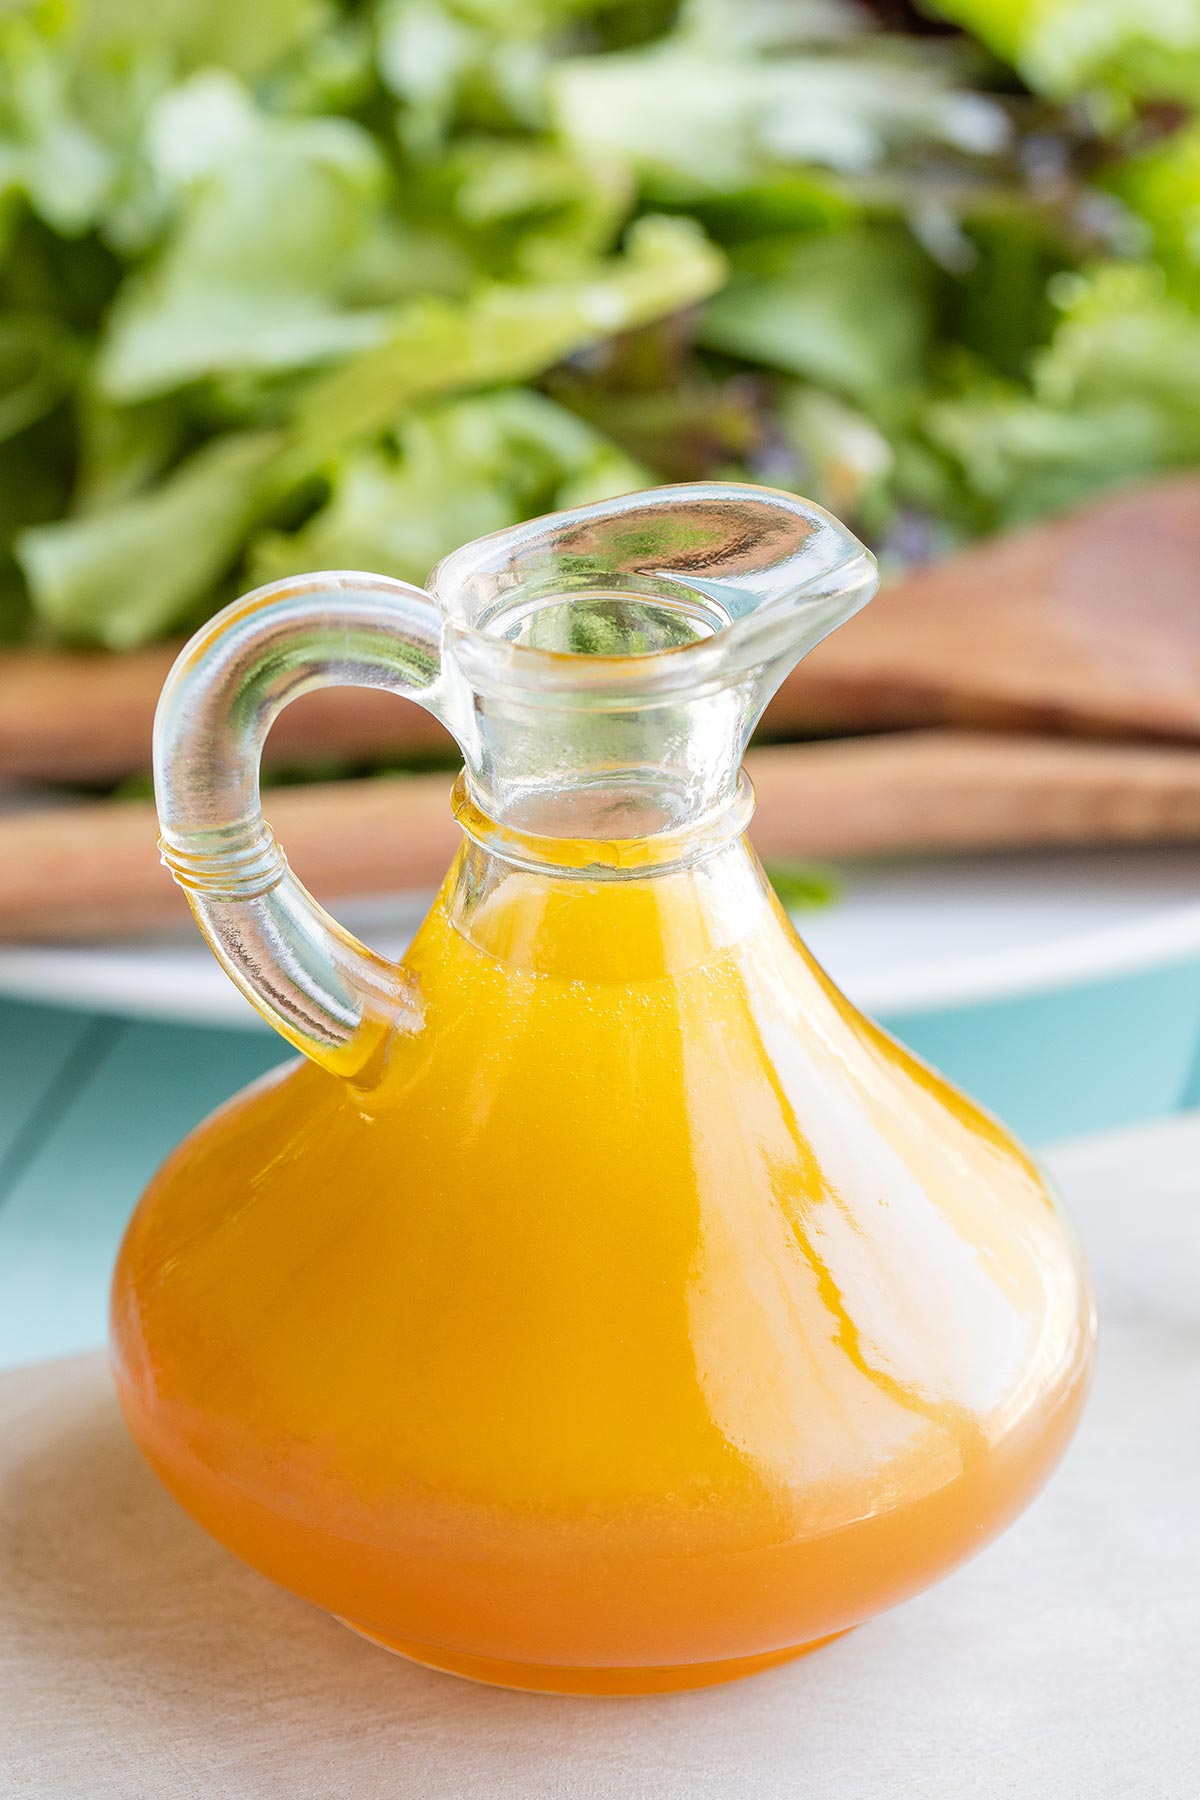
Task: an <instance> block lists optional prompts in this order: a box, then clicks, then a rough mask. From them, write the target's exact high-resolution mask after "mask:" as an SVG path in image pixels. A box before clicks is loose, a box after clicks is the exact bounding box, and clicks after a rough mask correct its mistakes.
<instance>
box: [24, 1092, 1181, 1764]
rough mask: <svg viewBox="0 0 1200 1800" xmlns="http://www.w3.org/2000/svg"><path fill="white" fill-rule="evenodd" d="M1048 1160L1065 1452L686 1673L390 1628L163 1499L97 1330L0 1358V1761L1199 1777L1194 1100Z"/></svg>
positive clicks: (1071, 1147)
mask: <svg viewBox="0 0 1200 1800" xmlns="http://www.w3.org/2000/svg"><path fill="white" fill-rule="evenodd" d="M1048 1160H1049V1161H1050V1163H1051V1165H1052V1167H1053V1169H1054V1171H1055V1173H1056V1174H1057V1176H1058V1178H1059V1180H1060V1183H1061V1185H1062V1187H1063V1189H1064V1191H1065V1193H1066V1195H1067V1197H1068V1200H1069V1201H1070V1203H1071V1205H1072V1207H1073V1209H1074V1211H1075V1214H1076V1216H1077V1218H1078V1220H1079V1221H1080V1224H1081V1226H1082V1228H1083V1232H1084V1236H1085V1238H1086V1240H1087V1242H1088V1245H1089V1249H1090V1253H1091V1256H1092V1261H1093V1265H1094V1269H1095V1272H1096V1277H1097V1285H1098V1289H1099V1293H1100V1302H1101V1309H1102V1347H1101V1356H1100V1369H1099V1375H1098V1379H1097V1384H1096V1388H1095V1391H1094V1394H1093V1397H1092V1401H1091V1403H1090V1406H1089V1409H1088V1413H1087V1416H1086V1419H1085V1423H1084V1426H1083V1428H1082V1430H1081V1433H1080V1436H1079V1438H1078V1439H1077V1441H1076V1443H1075V1445H1074V1447H1073V1448H1072V1450H1071V1452H1070V1453H1069V1455H1068V1458H1067V1461H1066V1463H1065V1465H1064V1466H1063V1468H1062V1470H1061V1471H1060V1473H1059V1474H1058V1475H1057V1476H1056V1478H1055V1479H1054V1481H1053V1482H1052V1483H1051V1486H1050V1488H1049V1489H1048V1490H1047V1492H1046V1493H1045V1494H1044V1495H1043V1496H1042V1498H1041V1499H1040V1500H1038V1501H1037V1502H1036V1504H1035V1505H1034V1507H1033V1508H1032V1509H1031V1510H1030V1512H1029V1513H1027V1514H1026V1516H1025V1517H1024V1519H1022V1520H1021V1521H1020V1522H1019V1523H1018V1524H1017V1525H1016V1526H1015V1527H1014V1528H1013V1529H1012V1530H1011V1531H1010V1532H1009V1533H1008V1535H1007V1536H1006V1537H1005V1538H1003V1539H1002V1540H1001V1541H1000V1543H998V1544H997V1545H995V1546H993V1547H992V1548H991V1549H990V1550H988V1551H987V1552H985V1553H984V1555H983V1556H981V1557H980V1558H979V1559H978V1560H977V1561H976V1562H975V1563H973V1564H971V1565H969V1566H968V1567H967V1568H965V1569H963V1570H961V1571H960V1572H959V1573H958V1574H957V1575H955V1576H954V1577H952V1578H951V1579H950V1580H949V1581H947V1582H945V1583H943V1584H942V1586H941V1587H939V1588H937V1589H935V1590H933V1591H932V1592H931V1593H929V1594H926V1595H924V1596H922V1597H921V1598H920V1599H918V1600H915V1601H912V1602H910V1603H909V1604H908V1605H907V1606H904V1607H902V1608H900V1609H898V1610H897V1611H896V1612H894V1613H892V1614H890V1615H888V1616H887V1617H885V1618H883V1619H880V1620H878V1621H876V1622H875V1623H874V1624H871V1625H869V1626H866V1627H864V1628H863V1629H862V1630H860V1631H857V1632H854V1633H852V1634H851V1635H850V1636H849V1637H847V1638H845V1639H843V1640H841V1642H839V1643H837V1644H834V1645H832V1646H830V1647H829V1648H828V1649H826V1650H824V1651H821V1652H819V1653H817V1654H816V1655H814V1656H812V1657H810V1658H806V1659H804V1660H802V1661H801V1662H798V1663H794V1664H792V1665H791V1666H790V1667H785V1668H781V1669H778V1670H774V1671H772V1672H771V1673H769V1674H765V1675H761V1676H758V1677H756V1678H754V1679H753V1680H750V1681H747V1682H744V1683H741V1684H738V1685H736V1686H734V1687H730V1688H725V1689H714V1690H710V1691H709V1692H706V1693H701V1694H695V1695H682V1696H675V1697H671V1698H666V1699H652V1700H608V1701H589V1700H564V1699H549V1698H542V1697H539V1696H536V1695H527V1694H525V1695H521V1694H507V1693H503V1692H500V1691H496V1690H491V1689H486V1688H478V1687H473V1686H471V1685H469V1684H467V1683H463V1682H457V1681H454V1680H451V1679H449V1678H448V1677H445V1676H440V1675H435V1674H432V1673H429V1672H427V1671H424V1670H421V1669H417V1668H414V1667H412V1666H410V1665H409V1664H407V1663H404V1662H402V1661H400V1660H399V1659H397V1658H392V1657H389V1656H387V1655H386V1654H384V1653H383V1652H381V1651H378V1650H375V1649H373V1648H371V1647H370V1646H368V1645H366V1644H363V1643H361V1642H360V1641H358V1640H357V1639H355V1638H353V1637H351V1636H350V1634H349V1633H348V1632H346V1631H344V1630H342V1629H341V1628H340V1627H339V1626H338V1625H336V1624H335V1623H334V1622H333V1621H332V1620H330V1619H328V1618H326V1617H324V1616H323V1615H322V1614H320V1613H317V1612H315V1611H314V1610H312V1609H311V1608H309V1607H307V1606H305V1605H304V1604H302V1603H301V1602H299V1601H297V1600H294V1599H292V1598H290V1597H289V1596H287V1595H285V1594H282V1593H279V1592H277V1591H276V1590H274V1589H273V1588H271V1587H270V1586H269V1585H268V1584H267V1583H266V1582H264V1581H262V1580H261V1579H260V1578H259V1577H258V1576H256V1575H253V1574H252V1573H250V1572H249V1571H248V1570H246V1569H243V1568H242V1567H241V1566H240V1565H238V1564H236V1563H235V1562H233V1561H232V1559H230V1558H229V1557H227V1556H226V1555H225V1554H224V1553H223V1552H222V1551H221V1550H219V1549H218V1548H217V1547H216V1546H215V1545H213V1544H211V1543H210V1542H209V1541H208V1540H207V1539H206V1538H205V1537H204V1536H203V1535H202V1533H201V1532H200V1531H199V1530H197V1529H196V1528H195V1527H194V1526H192V1525H191V1524H190V1522H189V1521H188V1520H187V1519H185V1518H184V1517H183V1515H182V1514H181V1513H179V1512H178V1511H177V1510H176V1508H175V1507H174V1506H173V1504H172V1503H171V1502H170V1501H169V1500H168V1499H167V1498H166V1496H165V1495H164V1494H163V1493H162V1492H161V1490H160V1489H159V1488H158V1486H157V1484H156V1483H155V1482H154V1480H153V1479H152V1477H151V1476H150V1475H149V1474H148V1473H147V1472H146V1470H145V1469H144V1468H143V1466H142V1465H141V1463H140V1461H139V1459H138V1457H137V1455H136V1453H135V1452H134V1451H133V1449H132V1447H131V1446H130V1444H129V1442H128V1440H127V1439H126V1437H125V1434H124V1431H123V1429H122V1426H121V1423H120V1420H119V1418H118V1416H117V1413H116V1409H115V1406H114V1403H113V1401H112V1398H111V1394H110V1392H109V1388H108V1381H107V1373H106V1370H105V1368H104V1364H103V1361H102V1359H101V1358H99V1357H96V1356H84V1357H76V1358H72V1359H68V1360H65V1361H57V1362H50V1363H43V1364H41V1365H39V1366H35V1367H32V1368H27V1369H19V1370H14V1371H11V1372H9V1373H8V1374H6V1375H4V1376H2V1377H0V1794H2V1795H3V1796H4V1797H5V1800H9V1797H10V1796H11V1797H12V1800H18V1797H19V1800H77V1797H78V1800H174V1797H175V1796H185V1795H186V1796H193V1795H195V1796H213V1797H217V1800H224V1797H226V1796H228V1797H229V1800H260V1797H261V1800H268V1797H270V1800H275V1797H279V1800H284V1797H285V1796H286V1800H1197V1797H1198V1796H1200V1116H1198V1115H1192V1116H1189V1117H1186V1118H1181V1119H1174V1120H1170V1121H1167V1122H1164V1123H1162V1124H1160V1125H1156V1126H1153V1127H1150V1128H1140V1129H1137V1130H1135V1131H1130V1132H1125V1133H1121V1134H1117V1135H1112V1136H1108V1137H1105V1138H1099V1139H1092V1140H1089V1141H1087V1142H1077V1143H1075V1144H1071V1145H1066V1146H1060V1147H1059V1148H1058V1149H1057V1150H1056V1151H1054V1152H1053V1153H1052V1154H1051V1155H1050V1156H1049V1158H1048Z"/></svg>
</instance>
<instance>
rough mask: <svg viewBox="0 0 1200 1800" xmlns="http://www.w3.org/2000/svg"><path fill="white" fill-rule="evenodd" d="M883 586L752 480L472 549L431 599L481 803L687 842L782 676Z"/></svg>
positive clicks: (848, 537) (580, 516)
mask: <svg viewBox="0 0 1200 1800" xmlns="http://www.w3.org/2000/svg"><path fill="white" fill-rule="evenodd" d="M876 585H877V574H876V569H875V561H874V558H873V557H872V556H871V553H870V552H869V551H868V550H867V549H866V548H865V547H864V546H863V545H862V544H861V543H860V542H859V541H858V539H857V538H855V537H854V536H853V535H852V534H851V533H850V532H849V531H847V530H846V528H845V527H844V526H843V525H841V524H839V523H838V521H837V520H836V519H834V518H832V517H831V516H830V515H829V514H828V513H826V512H825V511H823V510H822V508H820V507H818V506H815V505H813V503H812V502H811V501H808V500H803V499H800V498H799V497H798V496H796V495H794V494H786V493H781V492H777V491H775V490H773V489H769V488H759V487H751V486H745V485H741V484H735V483H715V482H701V483H694V484H689V485H686V486H676V487H664V488H655V489H652V490H650V491H647V492H643V493H636V494H628V495H624V496H622V497H621V498H619V499H615V500H609V501H602V502H600V503H598V504H596V505H592V506H585V507H579V508H576V509H574V510H572V511H569V512H561V513H555V514H551V515H549V516H548V517H546V518H541V519H536V520H534V521H532V522H531V523H529V524H526V525H520V526H516V527H513V528H512V529H510V530H506V531H502V532H497V533H495V534H493V535H492V536H491V537H486V538H481V539H479V540H477V541H476V542H475V543H473V544H469V545H467V546H466V547H465V548H464V549H462V550H458V551H455V552H454V554H453V555H451V556H449V557H447V558H446V559H445V560H444V561H443V562H441V563H440V564H439V565H438V567H437V568H436V569H435V570H434V572H433V575H432V577H431V579H430V591H431V593H432V594H433V596H434V598H435V600H436V601H437V603H438V605H439V606H440V608H441V610H442V613H443V616H444V618H445V621H446V625H445V657H444V662H443V680H444V688H445V691H444V695H443V698H442V702H441V704H442V709H443V713H444V716H445V717H446V719H447V722H448V723H449V724H450V726H451V729H452V730H453V731H454V732H455V734H456V736H457V737H458V739H459V741H460V743H461V745H462V747H463V752H464V757H465V762H466V779H467V783H468V786H469V788H470V791H471V797H472V800H473V802H474V803H475V804H476V805H477V806H479V807H480V808H481V809H482V810H483V811H484V812H485V813H486V814H488V815H489V816H490V817H492V818H494V819H497V820H498V821H500V822H502V823H504V824H506V825H511V826H514V827H517V828H528V829H530V830H535V831H537V832H538V833H539V834H541V835H549V836H556V835H558V836H572V837H583V838H587V837H599V836H603V837H609V838H611V837H615V836H621V835H624V836H630V837H633V836H646V835H649V834H652V833H654V832H660V831H666V832H675V831H678V830H680V829H681V828H684V827H686V826H687V825H688V823H689V822H691V821H692V820H695V819H698V818H700V817H701V816H702V815H703V814H704V813H705V812H706V811H708V810H711V809H712V808H713V807H716V806H720V805H722V804H725V803H727V802H728V801H729V799H730V798H731V796H732V794H733V793H734V792H735V790H736V786H737V779H738V771H739V768H740V764H741V760H742V755H743V753H744V751H745V748H746V744H747V741H748V739H749V736H750V733H751V732H752V730H753V729H754V726H755V725H756V723H757V722H758V719H759V717H760V715H761V713H762V711H763V709H764V707H765V706H766V704H767V702H768V700H769V699H770V697H771V695H772V694H773V693H774V691H775V689H776V688H777V687H778V685H779V683H780V681H782V679H783V677H784V676H785V675H786V673H787V672H788V670H789V669H791V668H792V667H793V666H794V664H795V663H796V662H798V661H799V659H800V658H801V657H802V656H804V655H805V654H806V653H807V652H808V651H809V650H811V649H812V648H813V646H814V645H815V644H817V643H819V642H820V640H821V639H822V638H823V637H825V636H827V635H828V633H829V632H831V631H832V630H834V629H835V628H836V627H837V626H838V625H840V624H842V623H843V622H844V621H845V620H846V619H848V618H850V617H851V616H852V615H853V614H854V613H855V612H857V611H858V610H859V608H860V607H861V606H863V605H864V604H865V603H866V601H867V600H869V599H870V597H871V595H872V594H873V593H874V591H875V588H876Z"/></svg>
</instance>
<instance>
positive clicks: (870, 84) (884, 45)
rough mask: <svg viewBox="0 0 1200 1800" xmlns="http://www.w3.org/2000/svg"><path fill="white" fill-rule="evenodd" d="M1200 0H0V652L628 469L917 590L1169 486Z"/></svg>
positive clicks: (372, 554) (1198, 421)
mask: <svg viewBox="0 0 1200 1800" xmlns="http://www.w3.org/2000/svg"><path fill="white" fill-rule="evenodd" d="M1197 105H1200V10H1198V9H1197V6H1196V4H1195V0H1137V4H1136V5H1135V4H1134V0H1102V3H1100V0H927V11H926V13H925V14H924V15H922V14H920V13H918V12H917V11H916V10H915V9H912V8H908V7H906V5H905V4H904V3H903V0H889V3H888V4H884V3H883V0H879V4H878V5H877V6H876V7H875V8H872V7H871V6H869V5H867V4H865V0H258V3H257V4H256V5H254V6H246V5H244V4H242V5H234V4H232V0H205V4H204V5H198V4H196V3H195V0H157V3H156V4H155V5H154V6H153V7H151V8H149V9H141V11H139V10H138V9H134V8H132V7H130V6H128V5H127V4H126V3H125V0H7V5H6V6H4V7H3V8H2V9H0V635H3V636H6V637H8V638H9V639H21V638H31V637H42V638H51V639H59V640H64V641H76V642H93V643H97V644H103V645H107V646H109V647H111V648H123V647H126V646H130V645H135V644H138V643H142V642H145V641H148V640H150V639H152V638H155V637H157V636H161V635H163V634H165V633H169V632H172V631H177V630H181V629H184V628H186V627H188V626H190V625H192V624H194V623H196V622H198V621H199V620H200V619H202V618H203V617H204V616H205V615H206V614H207V613H208V612H209V611H210V610H211V609H212V608H213V607H214V606H216V605H218V604H220V603H221V601H222V600H224V599H226V598H228V597H229V596H230V595H231V594H232V593H234V592H236V591H238V589H239V588H240V587H244V586H246V585H248V584H250V583H253V582H257V581H264V580H269V579H273V578H274V577H276V576H278V575H282V574H284V573H287V572H290V571H294V570H298V569H304V568H311V567H314V566H320V565H325V566H330V565H341V566H354V565H357V566H360V567H366V568H373V569H378V570H381V571H384V572H391V573H395V574H399V575H402V576H405V577H408V578H410V579H416V580H420V579H422V578H423V576H424V575H425V573H426V571H427V569H428V567H429V566H430V564H431V563H432V562H434V561H435V560H436V559H437V558H438V557H439V556H440V555H442V554H443V553H444V552H445V551H446V550H448V549H450V548H452V547H453V546H454V545H456V544H458V543H460V542H462V541H464V540H465V539H467V538H469V537H472V536H474V535H477V534H478V533H480V532H484V531H488V530H493V529H495V528H497V527H499V526H503V525H506V524H511V523H513V522H515V521H517V520H519V519H520V518H521V517H523V516H528V515H530V514H533V513H537V512H541V511H545V510H547V509H549V508H552V507H554V506H559V505H566V504H571V503H575V502H579V501H582V500H586V499H591V498H599V497H602V496H605V495H608V494H611V493H614V492H619V491H622V490H623V489H627V488H629V487H632V486H637V485H641V484H644V483H649V482H653V481H656V480H670V479H693V478H698V477H703V476H733V477H739V476H740V477H742V478H746V479H752V480H762V481H767V482H772V483H774V484H776V485H780V486H785V487H792V488H795V489H798V490H800V491H803V492H806V493H809V494H810V495H812V496H813V497H814V498H816V499H818V500H821V501H823V502H825V503H826V504H828V505H830V506H831V507H833V508H834V510H836V511H837V512H839V513H840V514H841V515H842V516H844V517H846V518H848V520H849V521H850V522H851V523H852V524H853V525H855V526H856V527H857V528H858V529H859V530H860V531H862V532H863V533H864V535H866V536H867V537H868V538H869V539H870V540H871V541H872V542H873V543H874V544H875V545H876V547H877V548H878V549H880V551H881V552H882V554H883V555H884V557H885V558H889V559H891V560H893V561H900V560H904V559H908V558H913V557H920V556H924V555H927V554H930V553H931V552H934V551H936V550H938V549H940V548H943V547H946V546H949V545H952V544H954V543H957V542H960V541H962V540H964V539H966V538H968V537H970V536H972V535H974V534H976V533H979V532H983V531H989V530H994V529H997V528H1000V527H1003V526H1005V525H1008V524H1013V523H1019V522H1021V521H1024V520H1027V519H1031V518H1034V517H1037V516H1038V515H1040V514H1043V513H1046V512H1049V511H1052V510H1054V509H1056V508H1058V507H1062V506H1065V505H1069V504H1071V503H1073V502H1075V501H1077V500H1080V499H1082V498H1085V497H1086V496H1088V495H1090V494H1093V493H1096V492H1098V491H1100V490H1102V489H1103V488H1104V487H1106V486H1108V485H1111V484H1112V483H1115V482H1119V481H1122V480H1126V479H1130V478H1133V477H1136V476H1140V475H1144V474H1148V473H1151V472H1153V471H1155V470H1160V469H1169V468H1174V467H1179V466H1184V465H1188V464H1191V463H1200V120H1198V119H1197V118H1196V117H1194V116H1193V112H1192V109H1193V108H1194V107H1196V106H1197Z"/></svg>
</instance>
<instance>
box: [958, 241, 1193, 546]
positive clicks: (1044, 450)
mask: <svg viewBox="0 0 1200 1800" xmlns="http://www.w3.org/2000/svg"><path fill="white" fill-rule="evenodd" d="M1055 291H1056V294H1057V296H1058V300H1059V305H1060V308H1061V310H1062V321H1061V323H1060V324H1059V326H1058V327H1057V329H1056V331H1055V333H1054V336H1053V338H1052V340H1051V343H1050V344H1049V346H1048V347H1047V349H1046V350H1045V351H1044V352H1043V353H1042V354H1041V355H1040V356H1039V357H1038V358H1037V359H1036V361H1035V364H1034V371H1033V381H1032V386H1031V388H1029V389H1023V388H1021V387H1019V386H1017V385H1016V384H1012V383H1003V382H997V381H993V380H989V379H988V378H986V377H984V378H981V379H979V380H978V381H977V382H976V383H975V384H974V386H973V388H972V389H971V390H970V391H967V392H964V393H963V394H961V395H959V396H957V397H955V398H951V399H946V400H941V401H936V402H934V403H933V404H932V405H931V406H930V407H929V408H928V409H927V413H926V429H927V431H928V435H929V438H930V441H931V442H932V443H933V444H934V445H935V446H937V447H938V448H939V449H940V450H941V451H943V452H944V453H945V454H947V455H948V456H950V457H951V459H952V460H953V461H954V462H955V463H956V464H957V465H958V467H959V469H960V471H961V473H962V476H963V479H964V481H965V483H966V486H967V488H968V490H969V491H970V492H972V493H973V494H974V495H975V496H977V498H978V501H979V503H980V504H981V507H982V515H981V517H979V518H977V520H976V525H977V528H978V526H979V525H983V526H986V527H988V528H995V527H997V526H1004V525H1010V524H1018V523H1021V522H1023V521H1025V520H1027V519H1033V518H1038V517H1041V516H1043V515H1044V514H1046V513H1050V512H1054V511H1057V510H1059V509H1060V508H1063V507H1066V506H1070V505H1074V504H1077V503H1078V502H1080V501H1082V500H1084V499H1086V498H1088V497H1090V496H1091V495H1092V494H1095V493H1098V492H1100V491H1102V490H1103V489H1105V488H1107V487H1111V486H1114V485H1115V484H1116V483H1118V482H1121V481H1128V480H1131V479H1134V478H1136V477H1139V476H1145V475H1149V474H1152V473H1154V472H1155V471H1158V470H1165V469H1171V468H1177V467H1180V466H1184V465H1186V464H1188V463H1192V462H1195V461H1197V460H1200V317H1198V316H1197V314H1196V313H1194V312H1193V311H1192V310H1191V309H1190V308H1189V307H1187V306H1185V305H1184V304H1183V303H1182V302H1180V301H1179V300H1178V299H1177V298H1175V297H1174V296H1173V295H1172V294H1170V292H1169V291H1168V289H1167V285H1166V282H1165V280H1164V279H1163V276H1162V274H1161V272H1160V271H1158V270H1156V269H1155V268H1154V267H1152V266H1140V265H1135V264H1112V265H1107V266H1103V267H1100V268H1098V269H1096V270H1094V271H1093V272H1092V273H1091V274H1090V275H1086V276H1072V277H1070V278H1069V279H1066V280H1060V282H1059V283H1058V284H1057V285H1056V289H1055Z"/></svg>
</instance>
